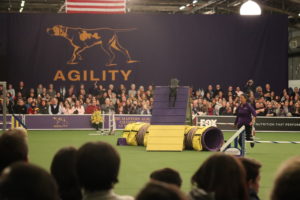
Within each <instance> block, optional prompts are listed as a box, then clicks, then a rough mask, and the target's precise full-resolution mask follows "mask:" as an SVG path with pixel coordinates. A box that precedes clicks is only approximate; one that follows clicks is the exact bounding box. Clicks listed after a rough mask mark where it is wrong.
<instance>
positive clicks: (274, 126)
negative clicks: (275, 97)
mask: <svg viewBox="0 0 300 200" xmlns="http://www.w3.org/2000/svg"><path fill="white" fill-rule="evenodd" d="M234 121H235V116H195V118H194V123H195V125H197V126H217V127H218V128H220V129H221V130H223V131H224V130H225V131H233V130H234V131H236V130H237V129H236V127H234ZM255 130H256V131H295V132H300V118H299V117H260V116H259V117H257V119H256V123H255Z"/></svg>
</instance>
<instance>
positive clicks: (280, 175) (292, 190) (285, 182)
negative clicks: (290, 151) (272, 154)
mask: <svg viewBox="0 0 300 200" xmlns="http://www.w3.org/2000/svg"><path fill="white" fill-rule="evenodd" d="M299 188H300V156H296V157H293V158H290V159H289V160H287V161H285V162H284V163H283V164H282V165H281V166H280V168H279V169H278V172H277V175H276V178H275V182H274V187H273V191H272V194H271V200H298V199H300V193H299Z"/></svg>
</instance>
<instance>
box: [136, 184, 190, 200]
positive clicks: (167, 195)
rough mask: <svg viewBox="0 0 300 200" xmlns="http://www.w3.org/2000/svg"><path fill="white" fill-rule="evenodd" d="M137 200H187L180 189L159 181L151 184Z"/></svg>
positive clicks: (141, 192)
mask: <svg viewBox="0 0 300 200" xmlns="http://www.w3.org/2000/svg"><path fill="white" fill-rule="evenodd" d="M135 199H136V200H154V199H155V200H185V199H186V197H185V196H184V195H183V194H182V192H181V191H180V190H179V188H178V187H176V186H174V185H171V184H166V183H162V182H157V181H151V182H149V183H148V184H147V185H146V186H145V187H144V188H143V189H142V190H141V191H140V192H139V194H138V195H137V196H136V198H135Z"/></svg>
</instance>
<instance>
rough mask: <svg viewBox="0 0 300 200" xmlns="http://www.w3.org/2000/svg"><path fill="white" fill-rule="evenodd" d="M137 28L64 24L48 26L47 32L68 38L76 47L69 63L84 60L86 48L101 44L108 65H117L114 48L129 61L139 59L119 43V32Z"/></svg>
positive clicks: (132, 61) (134, 61)
mask: <svg viewBox="0 0 300 200" xmlns="http://www.w3.org/2000/svg"><path fill="white" fill-rule="evenodd" d="M133 30H135V29H113V28H95V29H86V28H74V27H67V26H62V25H55V26H53V27H51V28H47V33H48V34H49V35H51V36H58V37H63V38H65V39H67V40H68V41H69V42H70V44H71V45H72V46H73V47H74V49H73V53H72V57H71V59H70V60H69V61H68V64H78V60H82V56H81V53H82V52H84V51H85V50H86V49H88V48H91V47H93V46H96V45H99V46H100V47H101V49H102V50H103V51H104V52H105V53H106V54H107V56H108V62H107V63H106V66H115V65H116V64H115V63H114V61H115V58H116V55H115V53H114V52H113V49H114V50H116V51H119V52H120V53H122V54H123V55H124V56H126V58H127V63H136V62H138V61H137V60H133V59H131V56H130V54H129V51H128V50H127V49H126V48H124V47H122V46H121V45H120V43H119V39H118V36H117V33H119V32H127V31H133Z"/></svg>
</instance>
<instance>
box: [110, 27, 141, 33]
mask: <svg viewBox="0 0 300 200" xmlns="http://www.w3.org/2000/svg"><path fill="white" fill-rule="evenodd" d="M112 30H113V31H114V32H116V33H119V32H128V31H135V30H137V28H124V29H112Z"/></svg>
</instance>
